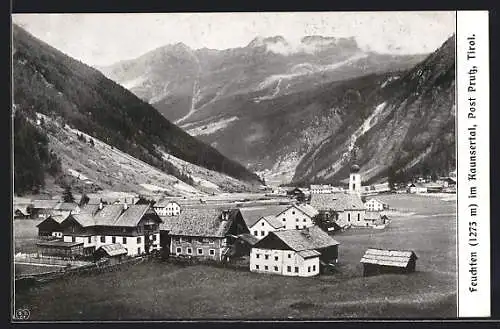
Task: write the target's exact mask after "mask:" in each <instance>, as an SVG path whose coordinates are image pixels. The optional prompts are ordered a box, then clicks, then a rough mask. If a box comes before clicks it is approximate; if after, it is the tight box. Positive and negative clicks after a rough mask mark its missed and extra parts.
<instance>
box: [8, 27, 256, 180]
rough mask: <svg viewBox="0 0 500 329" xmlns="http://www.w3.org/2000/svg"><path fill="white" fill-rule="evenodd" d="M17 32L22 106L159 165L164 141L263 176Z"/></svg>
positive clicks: (249, 176) (204, 161)
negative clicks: (66, 123) (52, 116)
mask: <svg viewBox="0 0 500 329" xmlns="http://www.w3.org/2000/svg"><path fill="white" fill-rule="evenodd" d="M13 35H14V37H13V40H14V45H13V46H14V55H13V57H14V102H15V103H16V104H18V105H19V108H21V109H22V108H32V109H36V111H39V112H41V113H44V114H47V115H56V116H61V117H63V118H64V120H65V121H66V122H68V123H69V124H71V125H72V126H74V127H76V128H78V129H80V130H82V131H84V132H86V133H88V134H90V135H93V136H95V137H97V138H99V139H101V140H104V141H106V142H108V143H109V144H111V145H114V146H115V147H117V148H119V149H121V150H122V151H124V152H127V153H129V154H131V155H133V156H135V157H137V158H140V159H142V160H144V161H146V162H148V163H149V164H152V165H155V166H161V163H162V160H161V155H159V154H158V153H157V152H155V145H160V146H161V147H163V148H164V150H166V151H168V152H169V153H172V154H173V155H175V156H177V157H179V158H181V159H183V160H186V161H189V162H192V163H195V164H199V165H201V166H204V167H206V168H209V169H213V170H217V171H221V172H224V173H227V174H229V175H231V176H233V177H235V178H239V179H243V180H249V181H257V180H258V178H257V176H256V175H255V174H253V173H251V172H249V171H248V170H247V169H246V168H245V167H243V166H241V165H240V164H238V163H236V162H234V161H232V160H229V159H227V158H226V157H224V156H223V155H221V154H220V153H219V152H218V151H217V150H215V149H213V148H211V147H209V146H208V145H206V144H204V143H203V142H201V141H199V140H197V139H195V138H193V137H191V136H189V135H188V134H186V133H185V132H184V131H183V130H182V129H180V128H178V127H177V126H175V125H174V124H172V123H170V122H169V121H168V120H166V119H165V118H163V117H162V116H161V115H160V114H159V113H158V112H157V111H156V110H155V109H154V108H153V107H152V106H150V105H149V104H147V103H145V102H143V101H141V100H140V99H138V98H137V97H136V96H134V95H133V94H132V93H130V92H129V91H128V90H126V89H124V88H123V87H121V86H119V85H117V84H116V83H114V82H112V81H111V80H109V79H107V78H106V77H104V75H102V74H101V73H100V72H98V71H97V70H95V69H93V68H91V67H89V66H87V65H85V64H83V63H81V62H79V61H77V60H74V59H72V58H70V57H68V56H66V55H64V54H63V53H61V52H59V51H58V50H56V49H54V48H52V47H50V46H49V45H47V44H45V43H43V42H41V41H40V40H38V39H36V38H34V37H33V36H31V35H30V34H29V33H27V32H26V31H24V30H23V29H21V28H20V27H18V26H16V25H14V26H13Z"/></svg>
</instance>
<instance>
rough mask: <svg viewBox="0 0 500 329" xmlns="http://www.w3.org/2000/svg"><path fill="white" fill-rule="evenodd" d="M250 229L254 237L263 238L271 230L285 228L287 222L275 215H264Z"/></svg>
mask: <svg viewBox="0 0 500 329" xmlns="http://www.w3.org/2000/svg"><path fill="white" fill-rule="evenodd" d="M248 229H249V230H250V232H251V233H252V234H253V236H254V237H256V238H258V239H262V238H263V237H265V236H266V235H267V234H269V232H273V231H277V230H283V229H285V224H284V223H282V222H281V221H279V220H278V219H277V218H276V217H275V216H264V217H261V218H260V219H259V220H258V221H257V222H255V224H253V225H252V226H251V227H249V228H248Z"/></svg>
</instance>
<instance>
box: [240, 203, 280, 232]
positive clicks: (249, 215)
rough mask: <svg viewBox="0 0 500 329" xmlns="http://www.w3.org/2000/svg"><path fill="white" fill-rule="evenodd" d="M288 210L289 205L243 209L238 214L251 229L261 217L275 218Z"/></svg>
mask: <svg viewBox="0 0 500 329" xmlns="http://www.w3.org/2000/svg"><path fill="white" fill-rule="evenodd" d="M288 208H290V205H279V206H259V207H245V208H240V212H241V215H242V216H243V220H244V221H245V224H247V227H252V226H253V225H254V224H255V223H257V221H258V220H259V219H261V218H262V217H265V216H276V215H278V214H280V213H281V212H283V211H285V210H286V209H288Z"/></svg>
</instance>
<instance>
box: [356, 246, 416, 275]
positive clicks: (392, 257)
mask: <svg viewBox="0 0 500 329" xmlns="http://www.w3.org/2000/svg"><path fill="white" fill-rule="evenodd" d="M417 259H418V257H417V255H416V254H415V253H414V252H413V251H411V250H387V249H375V248H370V249H368V250H367V251H366V252H365V254H364V255H363V258H361V261H360V263H362V264H363V276H371V275H378V274H389V273H392V274H406V273H411V272H415V267H416V261H417Z"/></svg>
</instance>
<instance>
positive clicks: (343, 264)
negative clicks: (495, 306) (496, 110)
mask: <svg viewBox="0 0 500 329" xmlns="http://www.w3.org/2000/svg"><path fill="white" fill-rule="evenodd" d="M11 17H12V40H11V50H12V97H13V99H12V143H13V152H12V153H13V154H12V155H13V160H12V161H13V173H12V177H13V186H12V192H13V202H12V232H13V234H12V236H13V241H12V259H13V261H12V275H13V278H12V281H13V285H14V288H13V291H12V294H13V298H12V304H13V305H12V317H13V319H15V320H16V321H27V322H29V321H34V322H37V321H54V322H57V321H129V320H143V321H148V320H160V321H162V320H163V321H177V320H199V321H202V320H250V321H252V320H271V321H283V320H286V321H300V320H335V319H414V318H424V319H454V318H457V316H458V315H459V311H458V308H459V305H458V304H459V297H458V294H459V293H458V291H459V270H458V266H459V265H458V262H459V258H460V257H461V256H460V257H459V248H458V223H459V221H458V219H459V217H460V214H459V213H458V212H457V204H458V202H457V194H458V193H457V191H458V187H457V180H459V179H458V178H457V176H458V175H459V174H460V173H461V172H462V171H463V173H462V175H466V173H465V171H466V169H465V168H464V167H462V166H460V168H457V163H458V162H459V161H458V159H457V150H458V149H459V147H458V145H457V120H458V118H457V116H458V115H459V114H457V113H458V112H457V85H456V80H455V78H456V74H457V72H461V71H457V43H458V41H457V12H456V11H391V12H383V11H371V12H369V11H366V12H364V11H360V12H355V11H351V12H218V13H217V12H205V13H101V14H98V13H80V14H77V13H72V14H70V13H68V14H63V13H61V14H49V13H46V14H35V13H31V14H12V16H11ZM470 38H472V39H466V37H465V36H464V37H462V39H463V40H466V41H463V43H464V42H467V44H466V45H467V47H469V48H467V51H469V56H474V54H475V53H474V51H475V49H476V48H475V47H476V44H477V47H480V42H479V41H478V40H479V39H474V38H475V36H474V37H473V36H471V37H470ZM478 38H479V36H478ZM464 44H465V43H464ZM464 47H465V46H464ZM471 49H472V50H471ZM460 56H462V55H460ZM474 68H475V70H476V71H474ZM471 70H472V71H471ZM471 70H469V68H467V79H468V80H467V81H466V82H467V84H468V88H469V89H468V91H469V92H475V91H476V87H477V86H476V85H475V80H470V79H469V78H470V77H472V76H473V75H474V74H476V73H477V74H483V72H486V70H487V68H484V69H483V67H481V68H479V67H478V66H473V67H472V68H471ZM459 74H460V73H459ZM485 74H486V73H485ZM462 78H463V79H465V78H464V77H462ZM474 79H475V78H474ZM461 81H464V80H461ZM478 81H479V80H478ZM471 90H472V91H471ZM472 96H473V95H472ZM472 96H471V95H468V96H467V97H468V98H467V99H469V100H467V104H468V105H470V107H469V108H468V111H469V112H468V115H467V114H463V115H462V116H464V117H465V120H467V117H468V118H469V119H475V118H476V115H480V110H479V109H480V106H482V105H481V104H480V103H481V102H480V100H479V101H478V105H477V106H478V110H477V111H476V107H475V106H476V104H475V103H474V104H472V100H470V99H471V98H473V97H472ZM464 97H465V96H464ZM474 102H475V101H474ZM472 109H474V110H472ZM464 111H465V109H464ZM485 111H486V110H485ZM471 122H472V121H471ZM464 129H465V128H464ZM468 129H469V131H470V134H468V135H467V136H466V137H467V138H468V141H467V143H469V141H471V143H472V139H475V138H476V130H478V132H477V133H478V134H480V133H481V132H479V131H480V130H481V128H476V126H474V127H472V128H468ZM474 129H476V130H474ZM464 138H465V137H464ZM474 143H476V142H475V141H474ZM478 143H479V142H478ZM475 147H476V144H474V152H476V151H475ZM468 148H469V144H467V150H466V151H465V152H467V160H466V161H469V157H468V154H469V151H468ZM470 148H471V150H472V144H470ZM471 152H472V151H471ZM470 154H471V158H470V159H471V162H470V163H471V164H472V153H470ZM479 155H480V154H479ZM479 155H478V156H479ZM475 161H476V160H475V153H474V168H473V169H474V172H473V174H474V175H475V173H476V168H475V165H476V163H475ZM467 163H469V162H467ZM457 172H458V174H457ZM471 173H472V171H471V172H469V175H471ZM464 177H465V176H464ZM470 177H471V176H469V180H470ZM474 177H475V176H474ZM476 192H477V190H476V189H475V187H474V189H472V188H471V189H469V188H467V192H466V193H467V195H469V198H474V197H475V193H476ZM478 193H481V191H480V187H479V192H478ZM467 202H468V201H467ZM478 204H479V203H478ZM473 206H474V204H473V205H472V206H471V207H472V208H471V209H475V208H474V207H473ZM465 207H467V205H465ZM479 209H480V210H479V211H481V210H482V209H483V208H481V206H479ZM467 212H469V210H467ZM457 213H458V215H457ZM469 215H471V216H475V215H476V213H475V210H474V211H472V210H471V213H470V214H469ZM486 219H488V218H486ZM486 219H485V220H486ZM488 220H489V219H488ZM470 222H471V221H469V224H465V225H469V227H468V233H467V234H469V246H472V247H474V246H475V245H474V240H470V239H472V238H471V237H470V234H471V233H470V232H471V230H475V226H474V227H471V224H470ZM474 225H475V224H474ZM471 241H472V242H471ZM464 243H467V242H464ZM481 246H483V245H482V244H481ZM472 247H471V248H472ZM471 255H472V256H471V257H468V256H467V257H466V258H465V261H464V264H465V263H467V264H469V263H470V262H473V260H474V259H477V260H478V261H479V260H481V261H482V259H483V258H484V257H483V258H481V255H479V256H478V255H477V253H476V251H473V252H472V253H471ZM467 266H468V268H467V269H465V272H464V273H469V274H467V275H468V277H465V274H464V278H465V279H464V280H466V288H464V289H465V290H467V291H471V294H473V293H474V292H473V291H474V289H476V290H477V289H483V288H482V287H479V286H481V284H482V283H481V280H479V281H478V279H477V277H478V276H479V275H483V272H481V271H480V270H478V271H479V272H481V273H480V274H474V273H473V269H475V268H476V267H475V266H473V264H471V265H470V266H469V265H467ZM469 270H470V271H469ZM460 273H461V272H460ZM460 280H462V277H461V278H460ZM484 280H486V279H484ZM483 282H485V281H483ZM464 287H465V286H464ZM488 289H489V288H488Z"/></svg>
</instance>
